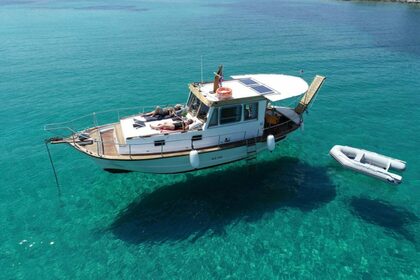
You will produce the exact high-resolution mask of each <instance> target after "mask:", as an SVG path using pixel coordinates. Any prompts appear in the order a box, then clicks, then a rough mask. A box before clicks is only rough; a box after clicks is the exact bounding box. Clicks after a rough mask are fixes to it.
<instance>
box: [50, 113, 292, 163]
mask: <svg viewBox="0 0 420 280" xmlns="http://www.w3.org/2000/svg"><path fill="white" fill-rule="evenodd" d="M166 106H167V105H166ZM161 107H165V106H161ZM155 108H156V106H141V107H140V106H136V107H127V108H120V109H113V110H106V111H101V112H94V113H91V114H87V115H84V116H81V117H78V118H75V119H73V120H70V121H66V122H61V123H52V124H47V125H45V126H44V130H45V131H49V132H52V131H54V132H55V134H56V136H60V137H68V138H71V139H72V142H73V144H76V143H78V139H77V137H78V135H77V134H78V133H80V132H83V131H86V130H87V129H88V128H99V127H101V126H104V125H106V124H112V123H115V122H118V121H119V120H120V119H121V118H125V117H132V116H136V115H139V114H142V113H144V112H150V111H152V110H154V109H155ZM112 120H114V122H112ZM282 126H283V129H282V128H281V127H282ZM299 126H300V124H296V123H295V122H293V121H292V120H287V121H285V122H282V123H279V124H276V125H271V126H268V127H264V128H263V129H262V131H260V129H258V131H257V132H256V134H254V135H257V136H256V137H249V132H248V136H247V131H240V132H235V133H226V134H222V135H216V136H206V137H205V138H203V139H202V140H194V139H192V138H191V139H179V140H169V141H167V140H165V144H164V145H160V149H159V151H156V150H157V149H153V148H154V146H153V145H154V143H153V142H152V143H150V142H149V143H139V144H135V143H119V142H117V141H103V140H102V138H101V137H100V132H99V131H98V136H99V137H98V138H99V139H93V141H94V143H95V144H96V151H92V152H96V154H97V155H98V156H104V155H106V151H105V146H106V145H115V147H119V148H120V147H121V148H126V147H127V146H128V154H126V153H124V154H123V155H127V156H130V157H131V156H133V155H136V154H139V153H138V152H137V151H138V150H139V147H148V148H149V150H151V149H150V148H151V147H152V149H153V152H149V153H146V154H157V153H160V154H161V156H163V154H164V153H168V152H177V151H181V150H188V149H194V148H195V147H201V145H200V144H199V142H201V141H203V142H204V141H205V142H206V143H214V144H213V145H209V146H215V147H220V146H221V145H222V144H229V143H233V142H238V141H246V142H247V144H248V143H249V142H250V143H254V142H256V141H257V138H258V137H266V136H267V135H268V134H274V136H275V137H276V138H281V137H282V136H285V135H287V134H288V133H289V132H291V131H293V130H295V129H297V128H298V127H299ZM76 127H79V128H80V127H84V129H77V128H76ZM58 131H62V132H64V133H63V134H59V133H58V134H57V132H58ZM260 132H262V133H260ZM170 133H180V132H179V131H176V132H175V131H174V132H170ZM234 134H235V135H240V137H233V136H232V135H234ZM159 135H161V134H158V135H157V136H159ZM258 135H259V136H258ZM226 136H230V138H234V139H235V140H233V141H225V139H224V138H226ZM152 137H153V136H152ZM212 139H214V141H212ZM216 139H217V140H216ZM222 139H223V141H222ZM181 142H183V143H185V145H184V149H182V148H179V149H176V150H174V149H173V148H171V146H172V147H173V146H174V145H176V144H179V143H181ZM187 144H188V145H187ZM194 145H195V146H194ZM142 150H143V149H142ZM142 154H145V153H142Z"/></svg>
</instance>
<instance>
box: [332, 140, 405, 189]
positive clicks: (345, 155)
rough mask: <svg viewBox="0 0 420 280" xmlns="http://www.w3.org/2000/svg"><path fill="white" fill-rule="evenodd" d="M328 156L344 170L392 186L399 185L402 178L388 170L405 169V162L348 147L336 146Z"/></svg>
mask: <svg viewBox="0 0 420 280" xmlns="http://www.w3.org/2000/svg"><path fill="white" fill-rule="evenodd" d="M330 155H331V156H332V157H333V158H334V159H335V160H337V161H338V162H339V163H340V164H341V165H343V166H344V167H345V168H348V169H351V170H354V171H357V172H360V173H363V174H365V175H368V176H371V177H374V178H377V179H380V180H382V181H385V182H388V183H392V184H400V183H401V181H402V177H401V176H400V175H397V174H394V173H391V172H389V169H395V170H398V171H404V170H405V168H406V162H404V161H402V160H399V159H394V158H390V157H387V156H384V155H380V154H377V153H374V152H370V151H366V150H362V149H357V148H353V147H349V146H340V145H336V146H334V147H333V148H332V149H331V150H330Z"/></svg>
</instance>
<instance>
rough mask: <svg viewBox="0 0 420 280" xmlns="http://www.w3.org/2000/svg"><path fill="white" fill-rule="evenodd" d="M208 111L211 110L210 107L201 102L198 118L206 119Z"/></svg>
mask: <svg viewBox="0 0 420 280" xmlns="http://www.w3.org/2000/svg"><path fill="white" fill-rule="evenodd" d="M208 112H209V107H208V106H207V105H206V104H204V103H201V105H200V109H199V110H198V114H197V118H199V119H203V120H204V119H206V117H207V113H208Z"/></svg>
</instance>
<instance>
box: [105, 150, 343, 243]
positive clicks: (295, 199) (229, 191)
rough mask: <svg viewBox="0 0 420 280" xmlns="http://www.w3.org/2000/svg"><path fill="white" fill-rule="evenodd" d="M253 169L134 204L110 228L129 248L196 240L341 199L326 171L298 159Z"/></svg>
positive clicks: (205, 178) (195, 181) (191, 182)
mask: <svg viewBox="0 0 420 280" xmlns="http://www.w3.org/2000/svg"><path fill="white" fill-rule="evenodd" d="M254 168H255V170H253V171H252V172H251V170H249V166H241V167H231V168H229V169H227V170H224V171H216V172H211V173H209V174H207V175H202V176H192V177H191V178H189V179H187V181H185V182H180V183H175V184H172V185H168V186H165V187H162V188H160V189H158V190H156V191H154V192H153V193H150V194H147V195H146V196H144V197H142V198H140V199H139V200H138V201H135V202H133V203H132V204H131V205H129V206H128V207H127V208H126V209H125V210H123V211H122V212H121V213H120V214H119V215H118V216H117V218H116V219H115V221H114V222H113V223H112V224H111V226H110V228H109V229H110V230H111V232H112V233H113V234H114V235H115V236H116V237H117V238H119V239H121V240H124V241H126V242H130V243H163V242H173V241H179V240H189V241H195V240H197V239H198V238H200V237H201V236H203V235H205V234H223V233H224V228H225V227H226V226H228V225H231V224H234V223H236V222H239V221H241V220H243V221H246V222H252V221H256V220H259V219H261V218H262V216H263V215H264V214H267V213H270V212H274V211H276V210H278V209H287V208H289V207H292V208H298V209H300V210H302V211H311V210H314V209H316V208H318V207H321V206H323V205H325V204H326V203H328V202H330V201H332V200H333V199H334V198H335V196H336V190H335V186H334V185H333V184H332V182H331V181H330V179H329V177H328V175H327V173H326V169H325V168H322V167H313V166H310V165H308V164H306V163H303V162H301V161H299V160H298V159H295V158H280V159H279V160H276V161H270V162H263V163H259V164H257V165H256V166H255V167H254Z"/></svg>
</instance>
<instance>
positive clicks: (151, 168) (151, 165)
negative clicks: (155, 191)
mask: <svg viewBox="0 0 420 280" xmlns="http://www.w3.org/2000/svg"><path fill="white" fill-rule="evenodd" d="M265 149H267V145H266V143H257V144H256V146H254V148H253V149H252V150H251V152H250V147H248V146H246V145H244V146H239V147H234V148H229V149H222V150H218V151H211V152H200V151H198V156H199V162H200V164H199V167H198V168H193V167H192V165H191V162H190V156H189V154H186V155H180V156H173V157H161V158H155V159H142V160H117V159H106V158H96V157H95V158H93V159H94V161H95V162H96V164H98V165H99V166H100V167H101V168H103V169H105V170H109V171H111V172H113V173H115V172H124V171H135V172H143V173H155V174H167V173H183V172H189V171H194V170H198V169H204V168H208V167H213V166H217V165H222V164H226V163H230V162H234V161H239V160H243V159H246V158H250V157H252V156H254V155H255V154H256V153H259V152H261V151H263V150H265Z"/></svg>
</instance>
